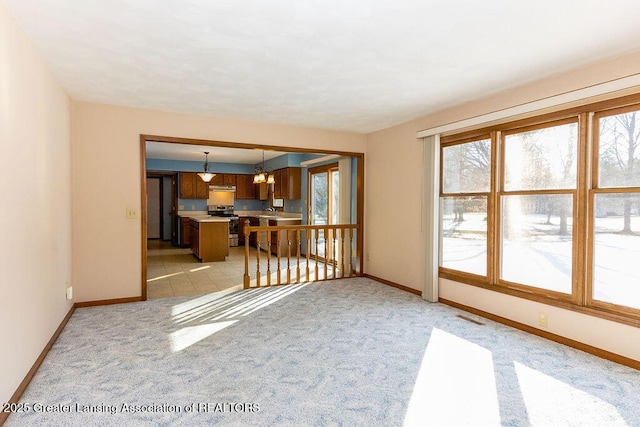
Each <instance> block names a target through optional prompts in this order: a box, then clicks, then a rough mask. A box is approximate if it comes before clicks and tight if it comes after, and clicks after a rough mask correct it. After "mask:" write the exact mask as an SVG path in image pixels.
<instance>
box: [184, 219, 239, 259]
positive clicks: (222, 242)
mask: <svg viewBox="0 0 640 427" xmlns="http://www.w3.org/2000/svg"><path fill="white" fill-rule="evenodd" d="M189 226H190V228H191V252H193V254H194V255H195V256H196V258H198V259H199V260H201V261H202V262H213V261H224V260H225V258H226V257H227V255H229V223H228V222H224V221H221V222H198V221H195V220H193V219H191V220H190V221H189Z"/></svg>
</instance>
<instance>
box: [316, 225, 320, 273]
mask: <svg viewBox="0 0 640 427" xmlns="http://www.w3.org/2000/svg"><path fill="white" fill-rule="evenodd" d="M318 234H320V229H319V228H316V253H315V258H316V259H315V262H316V281H318V280H320V278H319V274H318Z"/></svg>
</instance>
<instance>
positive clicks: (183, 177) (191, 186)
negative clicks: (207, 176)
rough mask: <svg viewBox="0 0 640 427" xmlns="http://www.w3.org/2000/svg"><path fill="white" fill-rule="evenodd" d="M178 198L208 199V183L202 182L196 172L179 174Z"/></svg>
mask: <svg viewBox="0 0 640 427" xmlns="http://www.w3.org/2000/svg"><path fill="white" fill-rule="evenodd" d="M180 198H181V199H207V198H209V183H208V182H204V181H203V180H202V178H200V177H199V176H198V174H197V173H196V172H180Z"/></svg>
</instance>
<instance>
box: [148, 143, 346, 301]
mask: <svg viewBox="0 0 640 427" xmlns="http://www.w3.org/2000/svg"><path fill="white" fill-rule="evenodd" d="M205 152H210V153H209V155H206V154H205ZM337 157H338V156H335V155H334V156H327V155H326V154H312V153H286V152H276V151H262V150H251V149H247V150H245V149H238V148H233V149H231V148H227V149H222V148H221V147H211V146H195V145H185V144H171V143H160V142H147V155H146V169H147V181H148V198H149V195H150V194H151V191H150V189H151V188H152V187H153V184H155V182H153V183H152V181H157V182H158V183H159V184H160V186H161V187H162V188H163V191H160V193H161V195H162V196H163V197H160V199H161V200H160V201H159V203H154V202H153V201H152V200H151V199H149V203H148V209H147V210H148V211H149V213H151V211H160V212H161V215H160V216H161V217H162V218H161V219H160V220H159V221H158V223H159V224H160V226H159V227H160V229H161V232H160V233H152V230H148V236H149V237H150V239H148V252H147V261H148V262H147V266H148V268H147V270H148V285H149V297H150V298H153V297H162V296H172V295H184V294H197V293H202V292H199V291H215V290H222V289H228V288H230V287H237V286H238V285H239V284H241V280H242V274H241V273H242V271H241V267H242V264H243V261H244V255H243V250H244V248H243V246H244V243H245V242H244V234H243V233H242V224H243V222H244V221H248V222H249V223H250V224H251V225H297V224H307V223H310V222H309V221H308V220H307V218H308V217H309V209H308V203H307V193H308V192H309V188H308V187H309V185H308V182H307V181H308V170H309V168H311V167H314V166H316V165H322V164H337V163H336V161H337ZM349 160H351V162H354V161H355V159H349ZM351 162H350V163H351ZM204 163H207V169H208V171H210V172H214V173H215V176H214V177H212V179H211V181H210V182H209V183H205V182H204V181H203V180H202V179H201V178H200V177H199V176H198V173H203V172H204V169H205V166H204ZM353 170H354V173H351V171H349V174H350V175H351V176H352V179H349V180H345V181H347V182H352V184H353V185H350V186H349V187H355V168H353ZM260 171H265V172H269V174H268V175H272V176H273V179H274V181H275V183H274V184H267V183H266V182H265V183H262V184H254V176H255V175H256V173H257V172H260ZM325 175H326V174H325ZM267 178H268V176H267ZM172 182H173V183H174V184H172ZM325 187H327V185H326V184H325ZM354 192H355V191H354ZM320 193H322V192H320ZM322 194H324V197H325V198H328V195H327V194H326V188H324V193H322ZM349 199H351V197H350V198H349ZM327 202H328V201H327ZM316 205H319V204H317V203H316ZM326 205H327V203H325V210H326ZM173 212H175V214H174V213H173ZM149 217H151V215H149ZM321 217H326V213H325V214H324V215H322V214H320V215H319V214H313V215H312V216H311V218H312V219H313V218H316V219H317V218H321ZM320 220H321V221H325V222H323V223H330V222H331V219H330V218H329V219H327V218H324V219H322V218H321V219H320ZM347 222H348V220H347ZM316 223H318V222H317V221H316ZM148 224H151V222H149V223H148ZM261 234H262V236H261V237H260V240H261V241H260V242H258V241H257V240H258V239H256V237H255V233H254V234H252V235H251V239H250V242H249V243H250V245H251V250H252V251H253V253H255V249H254V247H256V246H257V245H258V243H260V246H261V248H262V250H263V251H265V250H266V248H267V246H268V244H267V242H266V239H267V237H266V234H267V233H261ZM283 240H284V239H283ZM225 242H226V244H225ZM301 243H302V244H301V252H302V253H304V251H305V244H304V243H305V242H301ZM281 244H283V243H282V242H281ZM276 245H277V243H276V239H273V241H272V245H271V248H270V249H271V252H272V253H274V254H275V252H277V247H276ZM238 246H240V247H238ZM292 247H293V248H297V246H296V244H293V245H292ZM294 250H295V249H294ZM283 253H284V251H283ZM163 254H167V257H171V256H173V257H180V260H179V262H178V261H176V262H172V263H170V264H167V263H166V262H165V263H164V264H161V263H160V262H157V260H158V259H160V257H162V256H163ZM167 257H165V258H167ZM194 270H195V271H194ZM223 275H224V277H223ZM196 276H200V277H199V278H198V277H196ZM205 276H206V277H205ZM186 278H189V279H191V280H190V281H191V285H195V286H189V283H187V280H186ZM194 279H195V280H194ZM207 279H210V280H207ZM212 282H213V283H212ZM198 283H200V286H198ZM157 284H162V285H163V289H161V292H156V295H155V296H154V292H153V286H152V285H157ZM176 284H177V285H179V286H176ZM214 284H215V286H213V285H214ZM207 286H208V287H207ZM178 288H180V289H178ZM185 292H186V293H185Z"/></svg>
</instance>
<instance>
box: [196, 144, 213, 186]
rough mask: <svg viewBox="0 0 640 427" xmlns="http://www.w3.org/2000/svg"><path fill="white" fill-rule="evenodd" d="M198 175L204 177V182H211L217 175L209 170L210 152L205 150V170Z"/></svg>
mask: <svg viewBox="0 0 640 427" xmlns="http://www.w3.org/2000/svg"><path fill="white" fill-rule="evenodd" d="M198 176H199V177H200V178H202V180H203V181H204V182H209V181H211V180H212V179H213V177H214V176H216V174H215V173H211V172H209V152H208V151H205V152H204V172H199V173H198Z"/></svg>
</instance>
